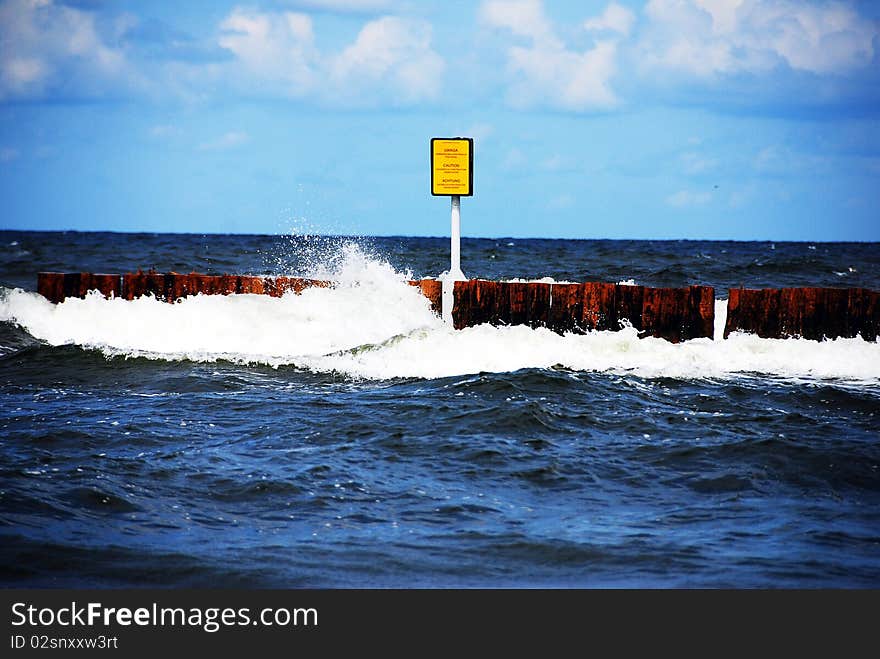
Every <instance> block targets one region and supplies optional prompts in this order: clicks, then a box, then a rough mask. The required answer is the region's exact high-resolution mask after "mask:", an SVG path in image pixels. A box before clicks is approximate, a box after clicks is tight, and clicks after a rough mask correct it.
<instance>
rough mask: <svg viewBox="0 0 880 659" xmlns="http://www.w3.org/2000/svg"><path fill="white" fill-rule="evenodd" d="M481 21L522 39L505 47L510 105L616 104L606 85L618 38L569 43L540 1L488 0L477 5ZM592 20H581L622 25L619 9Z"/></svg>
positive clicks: (569, 107)
mask: <svg viewBox="0 0 880 659" xmlns="http://www.w3.org/2000/svg"><path fill="white" fill-rule="evenodd" d="M624 11H625V10H624ZM609 15H610V16H611V18H610V19H608V18H607V17H608V16H609ZM480 20H481V21H482V22H483V23H484V24H485V25H488V26H489V27H492V28H495V29H498V30H503V31H506V32H509V33H510V34H511V35H512V36H513V37H514V38H516V39H519V40H524V41H525V42H526V44H525V45H519V44H517V45H512V46H510V47H509V48H508V50H507V63H508V73H509V75H510V86H509V88H508V94H507V99H508V102H509V103H510V104H511V105H513V106H514V107H519V108H526V107H533V106H542V105H545V106H549V107H554V108H558V109H563V110H573V111H583V110H595V109H605V108H610V107H613V106H615V105H617V103H618V98H617V96H616V95H615V93H614V91H613V90H612V89H611V86H610V81H611V78H612V76H613V75H614V73H615V69H616V55H617V43H618V42H617V39H613V38H606V39H601V40H597V41H596V42H595V43H594V44H593V45H592V47H590V48H587V49H585V50H578V49H576V48H571V47H569V46H567V45H566V43H565V42H564V41H563V40H562V39H561V38H560V36H559V35H558V33H557V30H556V29H555V27H554V26H553V24H552V22H551V21H550V20H549V19H548V18H547V16H546V15H545V14H544V7H543V4H542V3H541V1H540V0H513V1H509V2H505V1H503V0H488V1H487V2H484V3H483V5H482V6H481V8H480ZM595 20H596V21H597V22H596V23H595V26H593V27H590V28H586V24H585V29H589V30H594V29H598V27H599V25H600V24H601V25H602V28H601V29H603V30H604V29H606V28H607V27H608V26H607V25H606V23H607V22H608V21H609V20H610V21H611V22H612V23H614V24H615V25H616V27H618V28H619V27H621V23H620V14H618V13H617V12H616V11H615V10H611V12H610V14H609V11H608V10H606V12H605V14H603V15H602V16H601V17H599V18H598V19H595ZM588 23H589V21H588ZM627 29H628V27H627ZM615 31H619V30H615Z"/></svg>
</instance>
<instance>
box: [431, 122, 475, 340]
mask: <svg viewBox="0 0 880 659" xmlns="http://www.w3.org/2000/svg"><path fill="white" fill-rule="evenodd" d="M431 194H432V195H434V196H435V197H439V196H449V197H451V198H452V216H451V224H452V228H451V231H450V259H449V271H448V272H447V273H445V274H444V275H443V276H442V277H441V279H442V281H443V296H442V305H443V319H444V320H445V321H447V322H449V323H451V322H452V304H453V287H454V286H455V282H457V281H466V280H467V277H465V274H464V272H462V270H461V198H462V197H471V196H473V194H474V140H473V138H470V137H435V138H432V139H431Z"/></svg>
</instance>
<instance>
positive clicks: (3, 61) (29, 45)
mask: <svg viewBox="0 0 880 659" xmlns="http://www.w3.org/2000/svg"><path fill="white" fill-rule="evenodd" d="M125 73H126V59H125V55H124V53H123V51H122V50H121V49H119V48H114V47H112V46H110V45H108V44H107V43H106V42H105V40H104V39H103V38H102V36H101V35H100V34H99V31H98V28H97V26H96V22H95V16H94V14H92V13H90V12H87V11H82V10H79V9H75V8H73V7H68V6H58V5H55V4H54V3H53V2H52V0H6V1H5V2H3V3H2V4H0V100H2V99H7V98H39V97H41V96H43V95H44V94H45V93H47V92H49V91H50V90H52V89H63V90H64V91H65V92H66V93H68V94H70V95H74V96H90V95H99V94H101V93H102V92H106V91H107V89H108V88H109V83H111V82H119V81H120V80H122V78H123V74H125Z"/></svg>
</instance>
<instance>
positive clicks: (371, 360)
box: [0, 247, 880, 385]
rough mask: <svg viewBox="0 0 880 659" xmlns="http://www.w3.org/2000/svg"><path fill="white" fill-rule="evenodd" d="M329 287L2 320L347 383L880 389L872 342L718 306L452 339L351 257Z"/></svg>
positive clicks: (374, 268) (417, 297)
mask: <svg viewBox="0 0 880 659" xmlns="http://www.w3.org/2000/svg"><path fill="white" fill-rule="evenodd" d="M322 274H324V275H325V276H327V275H329V276H331V277H332V279H334V280H335V281H336V282H337V283H336V284H335V286H334V287H333V288H327V289H324V288H312V289H306V290H305V291H303V293H302V294H300V295H294V294H288V295H285V296H284V297H282V298H271V297H268V296H261V295H230V296H219V295H218V296H204V295H199V296H195V297H190V298H185V299H183V300H180V301H178V302H177V303H175V304H168V303H166V302H161V301H158V300H155V299H153V298H151V297H146V298H140V299H137V300H132V301H125V300H121V299H111V300H108V299H104V298H103V297H101V296H100V295H98V294H97V293H93V294H90V295H89V296H88V297H86V298H85V299H69V300H66V301H65V302H63V303H61V304H57V305H55V304H51V303H50V302H48V301H47V300H45V299H44V298H43V297H41V296H40V295H38V294H36V293H33V292H27V291H23V290H21V289H2V292H0V321H2V322H5V323H10V324H14V325H17V326H19V327H21V328H22V329H24V330H26V331H27V332H28V333H29V334H30V335H31V336H32V337H34V338H36V339H38V340H40V341H43V342H45V343H47V344H49V345H52V346H60V345H70V344H73V345H78V346H81V347H83V348H86V349H95V350H99V351H101V352H102V353H103V354H104V355H106V356H108V357H146V358H150V359H164V360H191V361H197V362H211V361H217V360H226V361H231V362H235V363H242V364H265V365H270V366H273V367H279V366H294V367H298V368H304V369H309V370H311V371H316V372H336V373H342V374H345V375H348V376H352V377H356V378H368V379H390V378H400V377H405V378H440V377H446V376H455V375H466V374H472V373H479V372H511V371H516V370H520V369H525V368H554V367H557V368H558V367H562V368H565V369H570V370H573V371H592V372H610V373H623V374H634V375H637V376H640V377H646V378H655V377H671V378H682V379H690V378H730V377H733V376H741V375H743V374H760V375H771V376H776V377H781V378H786V379H794V380H803V379H806V380H826V379H832V380H845V381H850V382H856V383H869V384H872V385H876V384H880V344H878V343H877V342H868V341H865V340H863V339H861V338H854V339H835V340H831V341H823V342H816V341H807V340H804V339H784V340H781V339H761V338H759V337H756V336H753V335H747V334H734V335H732V336H731V337H730V338H728V339H727V340H722V339H721V335H722V330H723V327H724V320H725V315H726V310H727V303H726V300H717V301H716V320H715V336H716V340H715V341H712V340H710V339H695V340H691V341H687V342H684V343H681V344H677V345H675V344H671V343H668V342H667V341H664V340H662V339H654V338H645V339H639V338H638V337H637V332H636V331H635V330H634V329H632V328H625V329H623V330H621V331H618V332H592V333H589V334H585V335H574V334H565V335H559V334H556V333H554V332H552V331H550V330H547V329H541V328H539V329H531V328H528V327H524V326H516V327H492V326H489V325H481V326H478V327H471V328H467V329H464V330H458V331H456V330H453V329H451V328H450V327H449V326H447V325H445V324H444V323H443V321H442V320H441V319H440V318H438V317H437V316H436V315H435V314H433V313H432V312H431V310H430V304H429V302H428V300H427V299H426V298H425V297H423V296H422V295H421V294H420V293H419V291H418V289H416V288H414V287H412V286H409V285H407V283H406V281H407V279H408V278H409V276H410V275H409V273H401V272H397V271H395V270H394V268H393V267H391V266H390V265H389V264H388V263H387V262H384V261H382V260H381V259H377V258H375V257H371V256H368V255H367V254H365V253H364V252H362V251H360V250H359V249H358V248H356V247H347V248H346V254H345V255H344V258H341V259H339V261H338V262H337V264H336V267H334V269H333V271H332V272H325V273H322Z"/></svg>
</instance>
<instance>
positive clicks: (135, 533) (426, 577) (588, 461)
mask: <svg viewBox="0 0 880 659" xmlns="http://www.w3.org/2000/svg"><path fill="white" fill-rule="evenodd" d="M345 242H346V241H345V240H342V239H290V238H283V237H277V236H276V237H273V236H181V235H167V234H166V235H146V234H145V235H124V234H87V233H65V234H54V233H21V232H0V286H2V287H3V288H2V289H0V314H2V316H0V318H2V323H0V355H2V356H0V389H2V393H0V583H2V584H3V585H5V586H40V587H43V586H73V587H90V586H97V587H111V586H129V585H131V586H172V587H179V586H195V587H208V586H211V587H215V586H233V587H236V586H256V587H336V586H345V587H348V586H353V587H385V586H403V587H407V586H429V587H436V586H490V587H494V586H560V587H569V586H587V587H593V586H635V587H682V586H683V587H721V586H732V587H753V586H761V587H767V586H769V587H793V586H794V587H878V586H880V366H878V365H880V346H878V345H877V344H876V343H874V344H868V343H867V342H865V341H863V340H861V339H852V340H847V341H842V342H826V343H823V344H819V343H809V342H803V341H793V340H789V341H767V340H763V339H757V338H752V337H741V338H740V339H737V340H734V341H730V342H722V341H716V342H714V343H712V342H708V340H700V341H702V342H703V343H700V342H697V343H694V342H689V343H691V345H690V346H688V345H682V346H671V345H669V344H660V343H659V342H657V341H655V340H653V339H646V340H643V341H640V340H638V339H635V338H631V337H630V338H626V337H625V336H624V335H625V333H620V334H621V336H620V337H609V336H598V335H596V336H592V337H557V336H555V335H550V334H549V333H546V332H543V331H537V330H529V329H526V328H506V330H504V329H500V330H494V329H492V328H474V331H465V332H462V333H460V335H458V336H451V335H450V334H449V333H448V332H447V331H446V330H445V329H443V328H442V327H437V326H435V325H432V324H431V323H430V321H424V323H423V324H424V327H415V326H414V325H413V323H415V325H418V324H419V323H421V322H422V321H421V320H418V319H420V318H421V316H418V313H421V312H419V310H418V309H409V308H403V307H405V304H404V303H401V307H400V308H389V309H388V310H387V311H384V312H383V313H385V314H386V315H387V316H390V317H391V320H390V321H389V325H388V327H389V328H390V329H388V330H387V333H389V336H387V337H384V336H382V332H385V331H386V330H385V325H383V324H382V323H381V322H380V320H381V317H378V319H377V318H373V317H372V316H369V315H364V312H362V311H358V312H357V317H356V318H354V319H351V318H343V317H342V316H340V321H339V322H340V323H351V328H352V329H350V330H346V331H347V332H348V333H349V334H352V335H358V336H360V335H359V334H358V333H359V332H360V331H363V332H365V333H366V334H365V336H366V335H367V334H369V339H363V341H362V342H361V343H358V342H359V341H361V339H357V340H356V341H354V343H358V344H357V345H352V346H345V347H343V348H338V349H337V347H334V351H333V352H332V354H331V353H330V352H328V354H327V355H323V354H318V353H319V352H321V351H320V350H318V351H317V352H315V349H314V348H309V349H308V350H305V352H303V353H300V352H297V350H296V349H295V346H296V345H297V343H300V344H302V343H303V342H305V341H306V339H305V338H304V337H306V336H308V337H312V333H314V332H312V330H314V327H311V326H310V325H309V324H310V323H311V324H312V325H314V324H315V323H321V322H326V318H325V317H323V316H322V315H321V309H322V308H326V305H331V308H334V309H335V307H332V305H333V304H334V298H333V297H332V296H333V295H337V296H338V295H342V294H343V293H340V292H336V293H334V292H333V291H324V292H322V293H321V295H326V296H328V297H325V298H322V297H318V296H316V297H314V298H313V299H312V300H311V302H309V299H308V298H305V297H304V299H303V300H297V301H288V302H287V303H286V304H287V305H288V306H283V307H282V306H266V305H282V304H285V303H284V302H283V301H279V300H269V299H266V300H264V301H258V303H260V304H262V302H265V303H266V305H264V306H245V307H239V306H233V305H232V304H230V301H229V300H216V301H215V302H216V306H210V307H209V306H205V305H201V306H187V305H186V304H181V305H164V306H162V305H161V303H158V302H153V301H143V302H144V304H143V305H141V306H137V304H136V303H132V302H123V301H119V300H117V301H100V300H92V301H90V304H89V305H85V304H82V305H81V306H80V307H74V306H72V305H71V306H69V307H68V306H66V305H68V303H65V305H62V306H64V307H65V309H64V310H62V312H61V313H59V312H57V310H53V308H52V307H51V305H48V303H44V302H42V301H41V300H39V299H38V298H37V296H35V295H34V294H32V293H29V292H22V291H17V290H15V289H24V290H25V291H33V290H34V289H35V288H36V273H37V272H38V271H42V270H60V271H78V270H82V271H104V272H118V271H130V270H135V269H137V268H138V267H142V268H145V269H146V268H149V267H155V268H156V269H158V270H160V271H167V270H175V271H178V272H189V271H192V270H196V271H200V272H237V273H238V272H240V273H246V272H249V273H263V272H265V273H281V272H303V273H307V272H312V271H314V269H315V268H316V267H319V266H323V265H326V264H327V263H330V265H331V266H333V265H334V262H335V261H340V260H344V258H343V257H342V256H340V253H341V252H340V245H342V244H343V243H345ZM358 242H359V243H360V244H361V245H362V250H363V253H366V254H368V255H370V258H369V262H370V263H374V262H381V261H382V260H383V259H384V260H387V261H389V262H390V263H391V264H392V265H393V266H394V268H395V269H397V270H398V271H401V272H402V271H405V270H407V269H408V270H411V271H412V274H413V275H415V276H424V275H436V274H438V273H439V272H440V271H441V270H443V269H444V268H445V267H446V263H447V261H446V259H447V258H448V256H447V254H448V252H447V249H448V245H447V242H446V241H445V240H440V239H417V238H383V239H376V238H373V239H365V240H361V241H358ZM463 267H464V270H465V272H466V273H467V274H468V275H469V276H472V277H476V276H480V277H487V278H508V277H523V278H533V277H544V276H551V277H554V278H555V279H557V280H572V281H595V280H604V281H614V282H616V281H622V280H628V279H633V280H634V281H635V282H636V283H639V284H647V285H664V286H678V285H685V284H691V283H703V284H710V285H714V286H715V287H716V295H717V297H719V298H722V299H723V298H724V297H726V289H727V288H728V287H731V286H739V285H746V286H752V287H760V286H791V285H816V286H865V287H869V288H874V289H880V246H878V245H877V244H824V243H817V244H807V243H776V244H775V245H773V244H771V243H733V242H730V243H729V242H690V241H682V242H647V241H555V240H521V239H517V240H465V242H464V245H463ZM364 294H367V293H364ZM76 302H80V301H76ZM306 303H308V304H311V305H313V306H310V307H308V308H307V309H306V310H305V311H303V312H302V313H301V314H299V312H298V311H297V310H298V309H301V308H302V307H297V306H292V305H304V304H306ZM248 304H250V303H248ZM255 304H257V303H255ZM406 304H409V302H406ZM321 305H325V306H324V307H322V306H321ZM280 309H284V310H285V311H284V313H288V311H289V312H290V314H291V315H286V316H276V315H273V314H275V312H276V311H277V310H280ZM294 311H297V313H296V314H295V313H294ZM279 313H280V311H279ZM340 313H341V312H340ZM242 314H246V315H247V317H246V319H245V320H246V325H249V326H253V327H254V328H255V330H254V331H259V332H262V334H257V336H265V337H267V338H266V341H267V342H268V341H270V340H271V341H272V347H271V349H267V350H268V352H267V354H265V355H263V354H257V353H251V352H249V351H248V350H247V348H248V345H247V342H248V340H249V338H248V337H249V336H250V335H242V334H241V332H242V330H241V329H240V328H239V329H235V332H237V333H235V332H233V331H232V329H230V328H235V327H238V326H237V325H235V323H236V322H240V321H241V318H240V317H241V315H242ZM298 314H299V315H298ZM397 316H399V317H400V321H399V323H398V324H399V327H400V328H399V329H398V325H396V324H395V322H397V321H395V320H394V319H395V318H396V317H397ZM281 317H283V318H284V319H285V320H284V323H286V324H285V325H284V326H283V327H277V326H273V324H275V325H277V324H278V323H279V322H281V321H280V320H279V318H281ZM184 318H185V322H184V321H183V320H182V319H184ZM411 318H416V319H417V320H415V321H413V320H411ZM178 321H180V324H179V325H177V324H176V323H177V322H178ZM392 321H394V322H392ZM367 325H372V327H366V326H367ZM168 326H170V327H171V328H172V330H173V331H171V332H170V333H169V334H168V336H162V337H161V339H162V340H161V342H160V343H162V344H167V345H168V353H167V354H166V353H164V352H163V349H161V348H156V347H155V346H143V345H140V344H137V341H138V340H139V339H137V335H138V334H143V333H154V334H155V333H157V332H160V331H161V330H162V328H163V327H168ZM343 326H344V327H349V325H343ZM360 326H364V327H360ZM318 329H319V331H318V332H317V333H316V336H319V337H320V335H321V334H332V329H333V328H332V327H329V326H328V327H326V328H318ZM56 330H57V333H54V334H53V332H56ZM513 330H516V331H513ZM310 332H312V333H310ZM185 333H189V334H187V336H196V337H198V336H202V337H205V339H204V340H205V343H206V346H208V347H206V348H205V351H204V353H198V352H197V351H195V350H194V348H193V347H192V345H190V344H189V343H186V342H185V341H183V339H180V340H181V343H180V345H176V344H175V341H177V340H178V338H179V337H181V336H182V335H183V334H185ZM279 334H280V335H281V339H278V338H277V336H278V335H279ZM285 336H289V342H290V345H291V348H290V351H291V352H290V354H289V355H287V354H279V351H281V348H279V347H278V345H279V341H280V345H282V346H283V345H284V337H285ZM132 337H135V338H134V339H133V338H132ZM242 337H243V338H242ZM308 340H309V341H311V343H310V344H309V345H320V342H319V341H318V339H315V338H314V337H312V338H309V339H308ZM334 341H336V339H334ZM226 343H228V344H229V345H228V349H226V348H225V347H224V346H225V345H226ZM208 344H210V345H208ZM328 345H329V344H328ZM333 345H334V346H336V344H335V343H334V344H333ZM499 346H500V348H499V350H500V352H501V353H502V354H499V355H497V356H496V355H493V354H492V351H493V350H494V349H496V348H498V347H499ZM455 351H457V352H458V353H459V355H464V356H463V357H459V358H457V359H454V358H453V357H450V354H451V352H455ZM257 352H258V351H257ZM255 355H256V356H255ZM545 355H547V357H546V358H545ZM536 363H540V364H541V365H540V366H535V365H534V364H536ZM469 365H472V368H469ZM493 365H498V366H497V367H493ZM507 366H509V367H510V368H507ZM373 372H376V373H379V375H375V376H371V375H370V373H373ZM434 372H436V373H437V375H436V376H432V375H431V373H434Z"/></svg>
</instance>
